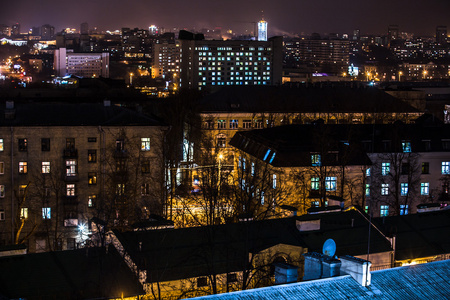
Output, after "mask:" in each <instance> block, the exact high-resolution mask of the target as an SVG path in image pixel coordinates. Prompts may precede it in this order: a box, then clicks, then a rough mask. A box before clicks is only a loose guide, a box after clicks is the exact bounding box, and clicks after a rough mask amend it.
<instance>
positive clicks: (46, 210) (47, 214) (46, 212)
mask: <svg viewBox="0 0 450 300" xmlns="http://www.w3.org/2000/svg"><path fill="white" fill-rule="evenodd" d="M51 211H52V209H51V208H50V207H43V208H42V219H51V218H52V212H51Z"/></svg>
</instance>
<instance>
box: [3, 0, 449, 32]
mask: <svg viewBox="0 0 450 300" xmlns="http://www.w3.org/2000/svg"><path fill="white" fill-rule="evenodd" d="M203 1H204V0H197V1H192V2H183V1H180V0H174V1H171V2H170V3H169V4H162V5H159V6H154V5H153V4H151V3H148V2H144V1H141V0H131V1H128V2H127V6H126V7H127V8H130V9H129V13H128V14H126V13H124V12H123V9H124V5H123V4H122V2H120V1H118V0H113V1H109V2H106V1H102V0H98V1H93V2H92V1H86V0H82V1H79V2H77V5H76V6H75V7H73V6H71V7H68V6H67V5H66V4H65V3H63V2H58V1H54V0H44V1H40V2H33V1H30V0H18V1H16V2H11V3H4V4H3V7H2V10H1V12H0V23H3V24H7V25H12V24H14V23H20V24H21V32H26V31H28V29H30V28H32V27H33V26H41V25H43V24H47V23H48V24H51V25H53V26H55V29H56V30H57V31H61V30H62V29H63V28H66V27H70V28H76V29H79V27H80V24H81V23H83V22H88V23H89V26H90V28H93V27H98V28H99V29H101V30H107V29H110V30H113V29H120V28H121V27H132V28H134V27H139V28H148V26H150V25H151V24H155V25H157V26H158V27H165V28H167V29H170V28H173V27H177V28H195V29H201V28H215V27H221V28H222V30H228V29H232V30H234V31H239V32H241V33H245V32H246V31H247V32H248V33H250V32H251V31H253V30H254V22H256V21H258V20H260V19H261V18H262V17H264V19H265V20H266V21H267V22H268V24H269V26H268V31H269V36H273V35H282V34H286V35H289V34H301V33H303V34H310V33H312V32H319V33H330V32H337V33H348V34H351V33H352V32H353V30H354V29H360V30H361V33H362V34H366V33H368V34H385V33H386V32H387V27H388V25H390V24H397V25H399V28H400V31H402V32H403V31H404V32H412V33H415V34H416V35H430V36H432V35H434V33H435V29H436V26H438V25H446V26H448V25H449V24H448V17H447V15H446V14H447V11H449V9H450V3H449V2H448V1H446V0H431V1H424V0H421V1H416V2H415V3H414V5H410V3H409V2H407V1H406V0H400V1H395V2H392V1H387V0H380V1H377V2H376V4H374V3H367V2H363V1H355V0H343V1H339V2H334V1H329V0H319V1H315V2H314V3H313V2H308V3H307V2H291V1H287V0H281V1H277V2H276V3H274V2H269V1H258V2H256V1H252V0H247V1H240V2H239V3H237V2H236V3H235V2H234V1H226V2H225V1H224V2H213V3H210V2H206V1H205V2H203ZM17 7H21V8H26V9H20V10H19V9H17ZM133 8H135V9H133ZM188 12H190V13H188ZM424 12H426V13H424Z"/></svg>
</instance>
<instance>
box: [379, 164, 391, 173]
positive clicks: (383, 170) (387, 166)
mask: <svg viewBox="0 0 450 300" xmlns="http://www.w3.org/2000/svg"><path fill="white" fill-rule="evenodd" d="M390 171H391V164H390V163H381V175H383V176H385V175H388V174H389V172H390Z"/></svg>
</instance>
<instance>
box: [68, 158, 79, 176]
mask: <svg viewBox="0 0 450 300" xmlns="http://www.w3.org/2000/svg"><path fill="white" fill-rule="evenodd" d="M76 174H77V161H76V160H66V176H76Z"/></svg>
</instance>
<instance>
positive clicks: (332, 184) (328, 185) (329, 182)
mask: <svg viewBox="0 0 450 300" xmlns="http://www.w3.org/2000/svg"><path fill="white" fill-rule="evenodd" d="M336 186H337V178H336V177H325V189H326V190H327V191H335V190H336Z"/></svg>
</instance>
